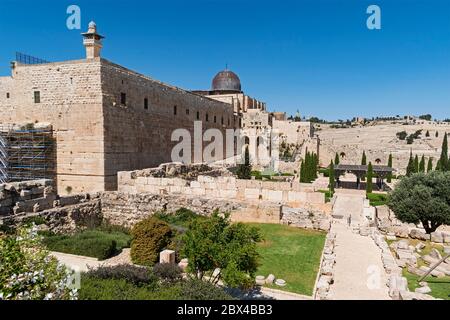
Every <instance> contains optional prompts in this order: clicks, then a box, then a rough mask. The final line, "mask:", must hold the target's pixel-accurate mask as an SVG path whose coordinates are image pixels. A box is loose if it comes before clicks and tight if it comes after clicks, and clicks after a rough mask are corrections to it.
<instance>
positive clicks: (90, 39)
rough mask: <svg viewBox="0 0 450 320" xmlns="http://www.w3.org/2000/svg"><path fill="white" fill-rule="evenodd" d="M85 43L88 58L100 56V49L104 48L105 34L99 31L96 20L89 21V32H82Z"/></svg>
mask: <svg viewBox="0 0 450 320" xmlns="http://www.w3.org/2000/svg"><path fill="white" fill-rule="evenodd" d="M82 35H83V44H84V47H85V48H86V59H94V58H98V57H100V51H101V50H102V47H103V46H102V39H103V38H104V37H103V36H101V35H99V34H98V33H97V25H96V24H95V22H94V21H92V22H90V23H89V29H88V31H87V32H85V33H82Z"/></svg>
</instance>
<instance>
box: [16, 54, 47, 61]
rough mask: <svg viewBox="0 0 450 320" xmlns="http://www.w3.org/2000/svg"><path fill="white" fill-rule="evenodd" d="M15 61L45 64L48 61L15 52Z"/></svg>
mask: <svg viewBox="0 0 450 320" xmlns="http://www.w3.org/2000/svg"><path fill="white" fill-rule="evenodd" d="M16 61H17V62H19V63H22V64H45V63H50V62H48V61H46V60H44V59H40V58H36V57H33V56H30V55H28V54H24V53H21V52H16Z"/></svg>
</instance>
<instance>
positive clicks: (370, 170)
mask: <svg viewBox="0 0 450 320" xmlns="http://www.w3.org/2000/svg"><path fill="white" fill-rule="evenodd" d="M372 178H373V167H372V162H369V166H368V168H367V183H366V193H372V191H373V184H372Z"/></svg>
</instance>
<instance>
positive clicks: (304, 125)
mask: <svg viewBox="0 0 450 320" xmlns="http://www.w3.org/2000/svg"><path fill="white" fill-rule="evenodd" d="M272 126H273V129H274V130H278V131H279V132H280V133H281V134H282V139H283V140H284V141H285V142H286V143H288V144H295V145H297V144H298V145H301V144H302V143H303V141H305V140H307V139H308V138H311V137H312V136H313V135H314V129H313V126H312V124H311V123H310V122H306V121H301V122H295V121H291V120H287V121H280V120H276V119H273V125H272Z"/></svg>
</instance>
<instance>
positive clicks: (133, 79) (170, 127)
mask: <svg viewBox="0 0 450 320" xmlns="http://www.w3.org/2000/svg"><path fill="white" fill-rule="evenodd" d="M101 70H102V79H103V81H102V90H103V101H104V123H105V175H106V179H107V183H106V190H115V189H116V187H117V172H118V171H124V170H135V169H144V168H150V167H154V166H157V165H159V164H161V163H164V162H170V161H172V159H171V152H172V149H173V147H174V146H175V145H176V144H178V141H171V136H172V133H173V131H174V130H176V129H180V128H182V129H186V130H188V131H189V132H190V134H191V139H192V140H191V142H192V155H193V154H194V148H193V143H194V122H195V121H202V127H203V131H204V130H206V129H210V128H214V129H218V130H220V131H221V132H222V134H223V136H224V137H225V129H227V128H234V127H235V126H237V124H236V123H234V116H233V108H232V106H231V105H229V104H226V103H223V102H219V101H216V100H212V99H209V98H207V97H204V96H200V95H196V94H193V93H190V92H187V91H184V90H181V89H178V88H175V87H172V86H169V85H166V84H163V83H161V82H158V81H155V80H152V79H150V78H148V77H145V76H143V75H140V74H138V73H135V72H132V71H130V70H128V69H125V68H123V67H121V66H118V65H115V64H113V63H110V62H108V61H106V60H102V67H101ZM121 94H125V95H126V104H122V103H121ZM146 101H147V102H146ZM146 107H147V109H146ZM202 133H203V132H202ZM208 143H209V142H208ZM208 143H204V145H206V144H208ZM224 154H225V150H224ZM192 162H202V160H201V159H200V161H198V159H194V158H193V157H192Z"/></svg>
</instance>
